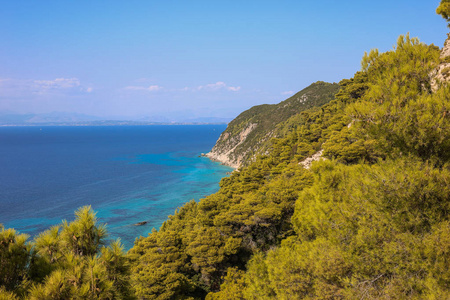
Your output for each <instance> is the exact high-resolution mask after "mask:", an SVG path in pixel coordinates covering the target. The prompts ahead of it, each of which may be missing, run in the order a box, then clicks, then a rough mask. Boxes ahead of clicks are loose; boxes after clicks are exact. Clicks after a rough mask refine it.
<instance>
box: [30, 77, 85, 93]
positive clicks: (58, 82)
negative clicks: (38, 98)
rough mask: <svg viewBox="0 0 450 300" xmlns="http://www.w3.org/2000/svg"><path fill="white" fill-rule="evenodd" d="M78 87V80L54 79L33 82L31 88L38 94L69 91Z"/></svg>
mask: <svg viewBox="0 0 450 300" xmlns="http://www.w3.org/2000/svg"><path fill="white" fill-rule="evenodd" d="M79 86H80V80H78V78H56V79H54V80H33V81H32V87H33V88H35V89H37V90H38V92H45V91H48V90H58V89H71V88H75V87H79Z"/></svg>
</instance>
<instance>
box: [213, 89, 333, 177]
mask: <svg viewBox="0 0 450 300" xmlns="http://www.w3.org/2000/svg"><path fill="white" fill-rule="evenodd" d="M338 90H339V85H338V84H337V83H327V82H323V81H318V82H316V83H313V84H311V85H310V86H309V87H307V88H305V89H303V90H301V91H300V92H298V93H297V94H295V95H294V96H292V97H290V98H288V99H286V100H284V101H282V102H280V103H279V104H272V105H269V104H264V105H258V106H254V107H252V108H250V109H249V110H246V111H244V112H243V113H241V114H240V115H239V116H238V117H236V118H235V119H234V120H233V121H231V122H230V124H229V125H228V127H227V129H226V130H225V131H224V132H223V133H222V135H221V136H220V137H219V139H218V140H217V143H216V145H215V146H214V147H213V149H212V150H211V152H209V153H207V154H206V156H207V157H209V158H210V159H212V160H215V161H219V162H221V163H223V164H225V165H228V166H231V167H233V168H239V167H240V166H242V165H243V164H244V162H245V164H248V163H249V162H250V161H252V159H254V158H255V156H256V155H258V154H263V153H265V152H266V151H267V150H268V149H269V147H270V144H271V139H272V138H276V137H279V130H278V127H277V126H278V125H279V124H281V123H283V122H284V121H286V120H287V119H289V118H290V117H292V116H294V115H297V114H299V113H301V112H302V111H305V110H307V109H310V108H313V107H319V106H322V105H324V104H326V103H328V102H330V101H331V100H332V99H333V98H334V95H335V94H336V93H337V92H338Z"/></svg>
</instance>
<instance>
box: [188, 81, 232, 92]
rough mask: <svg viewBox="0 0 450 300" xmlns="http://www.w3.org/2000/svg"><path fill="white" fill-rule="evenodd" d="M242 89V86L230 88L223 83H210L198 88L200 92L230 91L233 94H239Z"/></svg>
mask: <svg viewBox="0 0 450 300" xmlns="http://www.w3.org/2000/svg"><path fill="white" fill-rule="evenodd" d="M185 89H186V88H185ZM240 89H241V87H240V86H228V85H227V84H226V83H225V82H223V81H217V82H216V83H209V84H206V85H200V86H198V87H197V88H196V90H198V91H202V90H204V91H218V90H228V91H232V92H237V91H239V90H240Z"/></svg>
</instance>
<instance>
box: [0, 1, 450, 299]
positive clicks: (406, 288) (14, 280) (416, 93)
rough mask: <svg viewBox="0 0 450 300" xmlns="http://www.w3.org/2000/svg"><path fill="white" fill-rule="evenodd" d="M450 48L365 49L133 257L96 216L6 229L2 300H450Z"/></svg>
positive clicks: (410, 41)
mask: <svg viewBox="0 0 450 300" xmlns="http://www.w3.org/2000/svg"><path fill="white" fill-rule="evenodd" d="M439 9H440V10H438V12H440V13H441V14H442V15H443V16H444V17H445V18H447V17H448V15H450V5H449V4H448V1H446V0H443V1H442V2H441V5H440V7H439ZM447 19H448V18H447ZM446 44H447V45H448V43H446ZM449 47H450V46H449ZM448 50H449V49H444V50H443V51H441V50H440V49H439V48H438V47H436V46H434V45H426V44H423V43H421V42H419V40H418V39H417V38H410V37H409V36H408V35H407V36H401V37H400V38H399V39H398V41H397V44H396V46H395V48H394V49H393V50H391V51H388V52H385V53H379V52H378V51H377V50H372V51H371V52H370V53H368V54H366V55H364V57H363V59H362V68H361V70H360V71H359V72H357V73H356V74H355V75H354V76H353V78H351V79H344V80H342V81H341V82H340V83H339V91H338V92H337V93H336V94H335V96H334V97H333V98H334V99H333V100H332V101H329V102H327V103H326V104H324V105H322V106H320V107H311V108H309V109H306V110H304V111H302V112H300V113H296V114H293V115H291V116H290V117H289V118H287V117H285V120H284V121H280V122H279V123H277V124H278V125H277V126H276V128H273V127H271V130H276V132H277V135H279V136H278V138H276V139H274V140H272V142H271V144H270V147H268V148H267V152H266V153H262V154H259V155H257V156H256V158H255V159H254V160H253V161H252V162H248V164H247V165H246V166H244V167H242V168H241V169H240V171H239V172H233V173H232V174H231V175H230V177H227V178H223V179H222V181H221V183H220V190H219V191H218V192H217V193H215V194H212V195H209V196H207V197H205V198H204V199H202V200H201V201H199V202H195V201H191V202H189V203H186V204H185V205H184V206H183V207H181V208H179V209H178V210H177V211H176V212H175V213H174V215H172V216H169V218H168V220H167V221H166V222H165V223H164V224H163V225H162V227H161V228H160V230H154V231H153V232H152V233H151V234H149V236H147V237H140V238H138V239H137V240H136V242H135V245H134V247H133V248H132V249H131V250H130V251H129V252H128V253H127V254H124V253H123V251H122V250H121V248H120V243H118V242H116V243H113V244H111V245H110V246H108V247H105V246H102V244H103V243H104V236H105V231H104V228H103V227H101V226H99V225H98V224H96V220H95V215H94V214H93V212H92V211H91V210H90V209H89V208H82V209H80V210H79V211H78V212H77V213H76V215H77V219H76V220H75V221H74V222H72V223H67V222H63V223H62V224H61V225H60V226H57V227H54V228H52V229H50V230H48V231H46V232H44V233H42V234H41V235H39V236H38V237H37V238H36V239H35V240H34V241H31V242H29V241H27V237H26V236H24V235H19V234H17V233H16V232H15V231H13V230H12V229H4V228H2V229H1V232H0V299H191V300H192V299H209V300H212V299H254V300H256V299H258V300H260V299H450V85H448V84H447V82H445V81H442V80H440V81H439V82H438V84H432V82H433V80H435V77H433V76H432V74H434V73H433V72H434V71H435V70H436V68H440V66H442V64H445V63H447V61H448V56H447V57H446V56H445V55H441V53H445V52H447V51H448ZM430 74H431V75H430ZM319 85H323V86H330V87H331V86H334V85H330V84H325V83H318V84H316V87H317V86H319ZM313 87H314V85H313ZM294 97H295V96H294ZM287 103H289V102H287ZM273 107H275V106H273ZM287 107H288V106H286V109H288V108H287ZM255 109H257V110H259V111H258V115H260V112H261V110H262V111H264V110H265V109H269V107H266V106H262V107H260V108H255ZM271 109H272V108H271ZM283 109H284V108H283ZM281 110H282V109H281ZM250 112H251V111H247V112H245V113H244V114H243V115H244V116H247V119H246V120H247V122H251V120H252V117H253V115H252V114H251V113H250ZM272 112H273V111H272ZM273 118H274V119H275V116H273ZM281 119H282V118H280V120H281ZM260 121H261V120H260ZM253 122H255V121H254V120H253ZM238 124H243V125H242V126H245V123H244V121H242V122H235V124H230V125H231V127H230V132H234V131H231V130H232V128H235V130H236V132H237V131H239V130H241V128H242V127H241V128H239V126H238ZM272 124H273V123H272ZM262 134H263V133H262ZM318 153H321V157H320V158H318V159H317V160H318V161H315V162H313V163H312V164H311V166H310V167H309V166H308V167H305V165H304V163H303V162H304V160H305V159H306V158H308V157H310V156H311V154H318ZM318 156H319V155H317V157H318Z"/></svg>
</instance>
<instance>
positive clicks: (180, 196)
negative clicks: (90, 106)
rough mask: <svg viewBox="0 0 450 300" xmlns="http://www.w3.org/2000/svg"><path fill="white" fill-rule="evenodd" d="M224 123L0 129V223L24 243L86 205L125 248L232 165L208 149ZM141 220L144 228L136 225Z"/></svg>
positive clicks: (203, 192) (214, 186)
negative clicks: (209, 155)
mask: <svg viewBox="0 0 450 300" xmlns="http://www.w3.org/2000/svg"><path fill="white" fill-rule="evenodd" d="M225 128H226V125H152V126H104V127H103V126H73V127H70V126H54V127H52V126H48V127H46V126H44V127H37V126H29V127H0V223H1V224H3V225H4V227H5V228H14V229H15V230H17V231H18V232H20V233H26V234H28V235H30V240H31V239H33V237H35V236H36V235H37V234H39V233H40V232H42V231H44V230H46V229H48V228H49V227H51V226H52V225H56V224H60V223H61V221H62V220H67V221H69V222H70V221H72V220H74V218H75V217H74V212H75V211H76V210H77V209H78V208H80V207H82V206H85V205H90V206H91V207H92V209H93V210H94V211H95V212H96V214H97V218H98V221H99V223H104V224H106V226H107V230H108V233H109V236H108V240H107V242H109V241H110V240H114V239H117V238H120V239H121V241H122V243H123V245H124V247H125V250H128V249H130V248H131V247H132V246H133V244H134V241H135V239H136V238H137V237H139V236H147V235H148V234H149V233H150V232H151V231H152V229H153V228H155V229H159V227H160V226H161V225H162V223H163V222H164V221H165V220H167V217H168V216H169V215H172V214H174V212H175V211H176V209H177V208H179V207H181V206H182V205H183V204H184V203H186V202H188V201H191V200H195V201H198V200H199V199H201V198H203V197H205V196H207V195H209V194H212V193H215V192H216V191H217V190H218V189H219V182H220V180H221V178H223V177H225V176H228V174H229V173H230V172H231V171H232V169H231V168H229V167H226V166H223V165H221V164H219V163H217V162H213V161H211V160H209V159H208V158H206V157H202V156H201V154H202V153H206V152H209V151H210V149H211V148H212V147H213V146H214V144H215V142H216V140H217V139H218V138H219V136H220V134H221V133H222V132H223V131H224V130H225ZM139 222H147V223H146V224H145V225H141V226H138V225H136V224H137V223H139Z"/></svg>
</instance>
